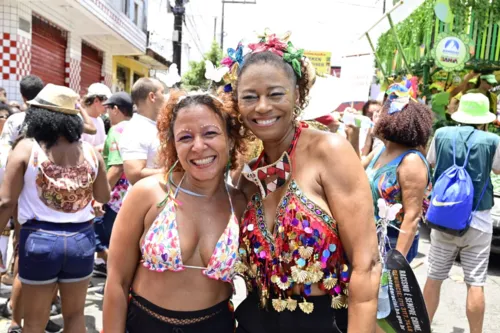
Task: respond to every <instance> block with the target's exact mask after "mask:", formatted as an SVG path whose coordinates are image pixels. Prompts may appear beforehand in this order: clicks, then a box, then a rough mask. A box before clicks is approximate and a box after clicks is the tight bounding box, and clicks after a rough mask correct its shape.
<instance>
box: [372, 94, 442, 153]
mask: <svg viewBox="0 0 500 333" xmlns="http://www.w3.org/2000/svg"><path fill="white" fill-rule="evenodd" d="M389 107H390V102H389V101H387V102H386V103H385V104H384V107H383V109H382V112H381V113H380V117H379V119H378V121H377V124H376V125H375V128H374V135H375V136H378V137H380V138H382V139H385V140H387V141H391V142H395V143H399V144H401V145H404V146H407V147H412V148H414V147H422V146H423V147H425V146H426V145H427V141H428V140H429V137H430V136H431V134H432V123H433V112H432V110H431V109H430V108H429V107H428V106H426V105H424V104H421V103H418V102H415V101H413V100H411V101H410V102H409V104H408V105H407V106H406V107H405V108H404V109H403V110H401V111H399V112H395V113H393V114H389V112H388V111H389Z"/></svg>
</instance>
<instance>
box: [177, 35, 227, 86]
mask: <svg viewBox="0 0 500 333" xmlns="http://www.w3.org/2000/svg"><path fill="white" fill-rule="evenodd" d="M205 60H210V61H211V62H212V63H213V64H214V65H215V66H216V67H218V66H220V65H219V63H220V61H221V60H222V50H221V49H220V46H219V44H218V43H217V42H216V41H215V40H214V41H213V42H212V46H211V47H210V51H208V52H207V53H205V56H204V59H203V60H202V61H199V62H198V61H190V62H189V71H188V72H186V74H184V76H183V77H182V84H183V85H184V87H185V88H186V89H188V90H197V89H207V88H208V87H209V85H210V82H209V81H208V80H207V79H205ZM219 84H222V83H219Z"/></svg>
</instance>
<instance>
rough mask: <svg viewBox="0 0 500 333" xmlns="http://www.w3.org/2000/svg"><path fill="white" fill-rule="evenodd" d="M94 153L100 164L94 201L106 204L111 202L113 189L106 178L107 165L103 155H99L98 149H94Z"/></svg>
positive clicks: (95, 183) (94, 188)
mask: <svg viewBox="0 0 500 333" xmlns="http://www.w3.org/2000/svg"><path fill="white" fill-rule="evenodd" d="M94 151H95V155H96V157H97V161H98V163H99V165H98V171H97V177H96V179H95V181H94V187H93V191H94V199H95V200H96V201H97V202H101V203H106V202H108V201H109V199H110V196H111V189H110V187H109V184H108V179H107V178H106V165H104V159H103V158H102V155H101V154H99V153H98V152H97V150H96V149H94Z"/></svg>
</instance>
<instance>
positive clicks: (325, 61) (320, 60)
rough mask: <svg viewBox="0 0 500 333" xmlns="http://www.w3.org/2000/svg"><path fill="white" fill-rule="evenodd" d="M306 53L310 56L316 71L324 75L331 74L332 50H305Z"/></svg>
mask: <svg viewBox="0 0 500 333" xmlns="http://www.w3.org/2000/svg"><path fill="white" fill-rule="evenodd" d="M304 55H305V56H306V57H307V58H309V60H310V61H311V63H312V64H313V66H314V69H315V70H316V73H318V74H321V75H324V74H330V67H331V58H332V53H331V52H322V51H304Z"/></svg>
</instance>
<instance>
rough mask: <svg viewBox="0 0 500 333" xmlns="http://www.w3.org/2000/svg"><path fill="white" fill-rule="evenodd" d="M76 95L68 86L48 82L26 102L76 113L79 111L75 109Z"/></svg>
mask: <svg viewBox="0 0 500 333" xmlns="http://www.w3.org/2000/svg"><path fill="white" fill-rule="evenodd" d="M78 97H79V96H78V94H77V93H75V92H74V91H73V90H72V89H70V88H68V87H63V86H57V85H55V84H51V83H49V84H47V85H46V86H45V87H44V88H43V89H42V91H40V92H39V93H38V95H36V97H35V99H32V100H31V101H29V102H28V104H29V105H32V106H36V107H39V108H42V109H47V110H50V111H56V112H62V113H65V114H78V113H79V111H78V110H77V109H76V104H77V101H78Z"/></svg>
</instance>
